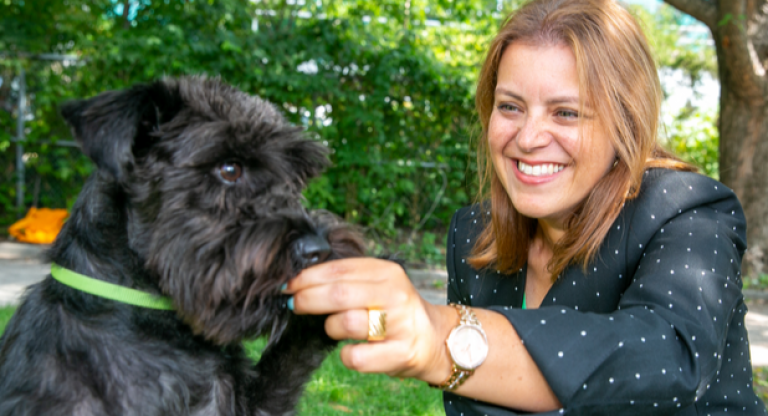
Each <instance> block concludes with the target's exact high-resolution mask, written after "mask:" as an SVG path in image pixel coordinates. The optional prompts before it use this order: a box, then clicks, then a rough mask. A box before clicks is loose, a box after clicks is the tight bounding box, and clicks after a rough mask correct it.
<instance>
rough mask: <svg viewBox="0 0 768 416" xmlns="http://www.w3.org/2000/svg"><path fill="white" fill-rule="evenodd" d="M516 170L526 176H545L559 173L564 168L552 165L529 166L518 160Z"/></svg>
mask: <svg viewBox="0 0 768 416" xmlns="http://www.w3.org/2000/svg"><path fill="white" fill-rule="evenodd" d="M517 169H519V170H520V172H523V173H524V174H526V175H528V176H545V175H552V174H555V173H557V172H560V171H561V170H563V169H565V166H564V165H558V164H554V163H545V164H543V165H536V166H531V165H529V164H527V163H524V162H521V161H519V160H518V161H517Z"/></svg>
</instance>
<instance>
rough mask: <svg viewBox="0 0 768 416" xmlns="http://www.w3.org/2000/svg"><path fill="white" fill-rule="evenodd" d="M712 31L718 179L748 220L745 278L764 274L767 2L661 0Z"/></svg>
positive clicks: (767, 259) (767, 249) (767, 243)
mask: <svg viewBox="0 0 768 416" xmlns="http://www.w3.org/2000/svg"><path fill="white" fill-rule="evenodd" d="M665 1H666V3H668V4H670V5H672V6H674V7H675V8H677V9H678V10H680V11H682V12H684V13H687V14H689V15H691V16H692V17H694V18H696V19H697V20H699V21H701V22H702V23H704V24H705V25H707V27H708V28H709V30H710V31H711V32H712V38H713V39H714V42H715V50H716V53H717V63H718V75H719V78H720V117H719V121H718V129H719V131H720V147H719V150H720V180H721V181H722V182H723V183H724V184H725V185H727V186H729V187H731V188H732V189H733V190H734V191H735V192H736V195H738V197H739V199H740V200H741V203H742V205H743V206H744V212H745V214H746V217H747V225H748V227H747V244H748V246H749V248H748V250H747V253H746V255H745V257H744V269H745V274H749V275H755V276H757V275H760V274H764V273H766V272H768V203H766V202H767V201H768V200H766V195H768V163H766V160H768V78H767V77H766V70H767V69H768V1H767V0H665Z"/></svg>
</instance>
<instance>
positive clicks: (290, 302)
mask: <svg viewBox="0 0 768 416" xmlns="http://www.w3.org/2000/svg"><path fill="white" fill-rule="evenodd" d="M288 310H290V311H292V310H293V296H291V297H290V298H288Z"/></svg>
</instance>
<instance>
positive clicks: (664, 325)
mask: <svg viewBox="0 0 768 416" xmlns="http://www.w3.org/2000/svg"><path fill="white" fill-rule="evenodd" d="M696 176H698V175H690V176H683V177H682V178H681V176H680V175H667V176H666V177H664V178H662V180H659V181H656V182H655V183H654V184H653V185H652V186H650V187H648V188H647V189H645V191H646V192H645V194H646V195H645V196H641V197H640V198H639V199H638V200H637V201H636V204H634V205H633V207H632V209H630V210H628V212H629V211H631V214H630V215H629V217H627V218H624V219H622V221H624V224H625V228H624V230H623V231H622V232H621V238H619V239H617V240H615V242H609V240H606V241H607V247H603V248H602V249H609V250H611V252H613V250H614V249H615V250H617V252H618V251H619V250H622V251H624V252H625V253H626V261H625V262H624V264H625V267H626V270H623V273H625V275H624V276H627V277H628V278H629V279H631V280H630V283H629V284H628V286H627V289H626V290H625V291H624V292H623V294H622V295H621V298H620V301H619V303H618V307H617V308H616V310H615V311H613V312H611V313H591V312H586V311H583V310H582V311H579V310H574V309H573V308H569V307H564V306H546V307H542V308H539V309H535V310H526V311H521V310H517V309H511V308H507V307H491V308H490V309H493V310H495V311H497V312H499V313H502V314H504V315H505V316H506V317H507V318H508V319H509V321H510V323H511V324H512V325H513V326H514V328H515V329H516V331H517V332H518V334H519V335H520V337H521V338H522V340H523V342H524V344H525V346H526V348H527V349H528V351H529V353H530V354H531V356H532V357H533V358H534V360H535V361H536V363H537V364H538V366H539V368H540V369H541V371H542V372H543V373H544V376H545V378H546V379H547V381H548V382H549V384H550V386H551V387H552V389H553V390H554V392H555V394H556V395H557V397H558V399H560V401H561V403H563V405H564V408H565V410H566V413H567V414H569V415H575V414H578V415H581V414H584V415H598V414H599V415H603V414H604V415H629V414H638V415H646V414H669V413H674V412H675V411H677V410H679V408H681V407H683V408H684V407H687V406H690V405H692V404H693V403H694V402H695V401H696V400H697V398H699V397H701V396H702V395H703V394H704V393H705V392H706V391H707V389H709V387H710V384H712V383H714V381H715V379H716V378H717V377H718V371H719V369H720V366H721V361H722V359H723V353H724V350H725V348H726V333H727V331H728V329H729V325H730V324H732V318H733V315H734V312H735V311H737V310H739V312H743V311H742V310H740V308H742V307H743V298H742V294H741V276H740V266H741V256H742V254H743V251H744V249H745V220H744V216H743V213H742V210H741V207H740V205H739V203H738V200H737V199H736V197H735V195H734V194H733V192H732V191H730V190H729V189H727V188H725V187H724V186H722V185H719V184H718V183H716V182H714V181H711V180H709V179H706V178H705V179H700V178H697V177H696ZM702 178H703V177H702ZM718 185H719V186H720V187H721V188H720V189H718ZM704 187H713V189H703V188H704ZM689 188H690V189H689ZM696 191H698V192H696ZM649 193H650V194H649ZM668 194H669V195H668ZM601 252H603V251H601ZM597 261H598V262H599V261H600V260H599V259H598V260H597ZM586 278H587V279H590V278H595V279H596V278H598V276H596V275H595V276H590V275H587V276H586ZM559 283H562V282H559ZM598 295H599V294H598ZM742 319H743V317H742ZM734 322H735V321H734ZM735 324H737V325H742V324H743V323H742V322H735ZM729 345H730V344H729Z"/></svg>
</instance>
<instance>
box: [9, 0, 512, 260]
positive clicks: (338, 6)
mask: <svg viewBox="0 0 768 416" xmlns="http://www.w3.org/2000/svg"><path fill="white" fill-rule="evenodd" d="M288 3H291V4H288ZM6 5H8V6H7V7H6V8H5V9H6V10H5V11H4V14H3V16H2V17H0V50H2V51H6V52H4V53H2V54H0V77H2V84H0V103H3V105H4V106H3V107H2V108H3V109H4V110H6V111H0V163H2V165H3V166H5V167H6V168H5V169H4V170H3V171H2V173H1V175H2V176H0V226H2V225H7V224H9V223H10V222H12V221H13V220H14V219H15V218H16V216H17V215H19V214H21V213H18V212H16V210H15V207H14V206H15V200H16V188H15V178H16V174H17V173H18V172H17V171H16V170H15V169H14V166H15V163H14V158H15V145H14V144H13V143H12V138H13V137H14V136H15V131H16V130H15V126H16V116H17V108H16V101H17V98H18V94H19V92H18V88H17V82H18V74H19V72H20V69H21V68H22V67H23V68H24V69H25V71H26V79H27V84H28V86H27V87H28V88H27V97H26V98H27V100H28V102H29V104H30V108H31V111H30V112H29V113H28V115H27V117H26V121H25V124H26V142H25V143H24V146H25V147H24V151H25V153H26V156H25V160H26V163H25V167H26V175H25V176H26V178H25V185H26V186H25V188H26V193H25V201H24V202H25V207H29V206H32V205H37V206H45V207H64V208H66V207H69V206H71V204H72V202H73V198H74V197H75V196H76V195H77V193H78V191H79V189H80V187H81V186H82V183H83V181H84V179H85V177H87V175H88V174H89V173H90V172H91V171H92V169H93V168H92V166H91V164H90V162H89V161H88V160H87V159H86V158H84V157H83V156H82V155H80V153H79V152H78V150H77V149H76V148H72V147H62V146H61V144H62V143H66V142H67V141H70V140H71V137H70V134H69V131H68V128H67V126H65V125H64V123H63V122H62V120H61V119H60V117H58V115H57V105H58V104H59V103H61V102H62V101H65V100H67V99H71V98H74V97H88V96H93V95H95V94H97V93H99V92H102V91H105V90H113V89H120V88H125V87H127V86H129V85H132V84H134V83H137V82H151V81H153V80H155V79H158V78H160V77H162V76H179V75H185V74H209V75H211V76H219V77H221V78H222V79H223V80H225V81H227V82H229V83H231V84H234V85H236V86H238V87H239V88H241V89H243V90H244V91H246V92H249V93H252V94H257V95H260V96H262V97H263V98H266V99H268V100H270V101H272V102H273V103H275V104H276V105H277V106H278V107H279V108H280V109H281V110H282V111H283V113H284V114H285V115H286V117H287V118H289V119H290V120H291V121H292V122H294V123H296V124H298V125H302V126H304V127H306V129H307V135H308V136H309V137H311V138H312V139H314V140H318V141H321V142H322V143H323V144H325V145H326V146H328V147H329V148H330V149H331V151H332V154H331V159H332V162H333V165H332V167H331V168H330V169H329V170H328V171H327V172H325V174H324V175H323V176H322V177H320V178H318V179H317V180H315V181H314V182H312V183H311V184H310V186H309V188H308V189H307V191H306V193H305V195H306V198H307V203H308V205H310V206H312V207H316V208H325V209H328V210H330V211H332V212H334V213H336V214H338V215H340V216H342V217H343V218H344V219H346V220H347V221H351V222H354V223H357V224H359V225H360V226H361V227H363V229H364V230H366V232H367V234H368V235H369V236H371V237H372V240H374V241H378V244H379V246H380V250H384V251H389V252H393V251H397V249H398V246H399V245H400V244H401V243H403V242H408V243H411V242H413V241H416V240H419V241H422V240H423V241H431V239H433V238H432V237H431V235H435V236H436V234H435V233H443V231H441V230H442V229H444V228H445V226H446V225H447V223H448V220H449V219H450V215H451V214H452V213H453V212H454V210H455V209H457V208H458V207H460V206H462V205H465V204H467V203H469V202H470V197H469V195H472V194H473V190H472V189H471V185H470V184H469V183H467V180H466V179H465V178H470V181H471V180H472V179H473V178H474V175H475V172H476V168H475V166H474V163H473V162H474V161H473V159H471V158H470V157H469V153H470V144H469V143H470V137H471V135H472V131H471V126H472V125H473V122H474V120H473V110H472V108H473V104H472V89H473V76H474V73H475V72H476V68H475V67H474V66H475V63H476V62H479V60H480V57H479V56H480V54H481V53H482V50H481V48H479V46H478V45H481V44H483V43H484V42H482V41H481V40H482V39H484V38H485V37H487V36H488V34H489V33H491V32H492V31H493V29H494V27H495V25H496V19H498V18H499V15H498V13H496V12H495V11H493V13H491V12H487V11H486V5H485V3H484V2H483V1H480V0H473V1H470V2H465V3H462V4H461V5H456V6H454V5H451V4H447V3H444V2H434V4H430V5H429V6H428V7H426V8H423V9H420V10H418V12H417V10H416V9H413V10H411V9H410V6H408V5H404V4H402V2H396V1H390V0H387V1H384V2H371V1H363V0H360V1H351V2H350V1H325V2H309V3H305V2H283V1H262V2H252V1H248V0H224V1H216V2H211V1H203V0H193V1H183V2H182V1H165V2H138V3H137V2H113V1H108V0H97V1H84V0H70V1H66V2H65V1H63V0H58V1H54V2H49V1H44V0H24V1H21V0H11V1H10V3H9V2H6ZM411 12H413V13H411ZM494 13H495V14H494ZM428 21H441V22H443V24H441V25H433V24H427V23H428ZM38 23H40V24H38ZM30 53H31V54H32V55H30ZM44 53H60V54H70V55H75V56H77V57H78V59H79V60H78V61H66V62H59V61H48V60H41V59H37V58H40V56H39V54H44ZM33 55H34V56H37V58H35V59H32V58H33V57H34V56H33ZM446 190H450V192H446ZM0 228H3V229H4V228H5V227H0ZM414 231H416V232H417V233H414ZM422 231H427V232H429V233H431V234H427V235H426V239H424V238H421V237H419V236H418V233H420V232H422ZM438 240H439V239H438ZM424 244H428V243H424ZM435 250H436V249H435V248H432V249H427V248H424V249H423V250H416V251H414V250H405V251H404V252H405V253H408V255H409V256H410V258H413V259H415V256H416V255H426V256H427V257H428V258H429V259H434V258H436V256H438V254H437V253H436V252H435ZM429 261H432V260H429Z"/></svg>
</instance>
